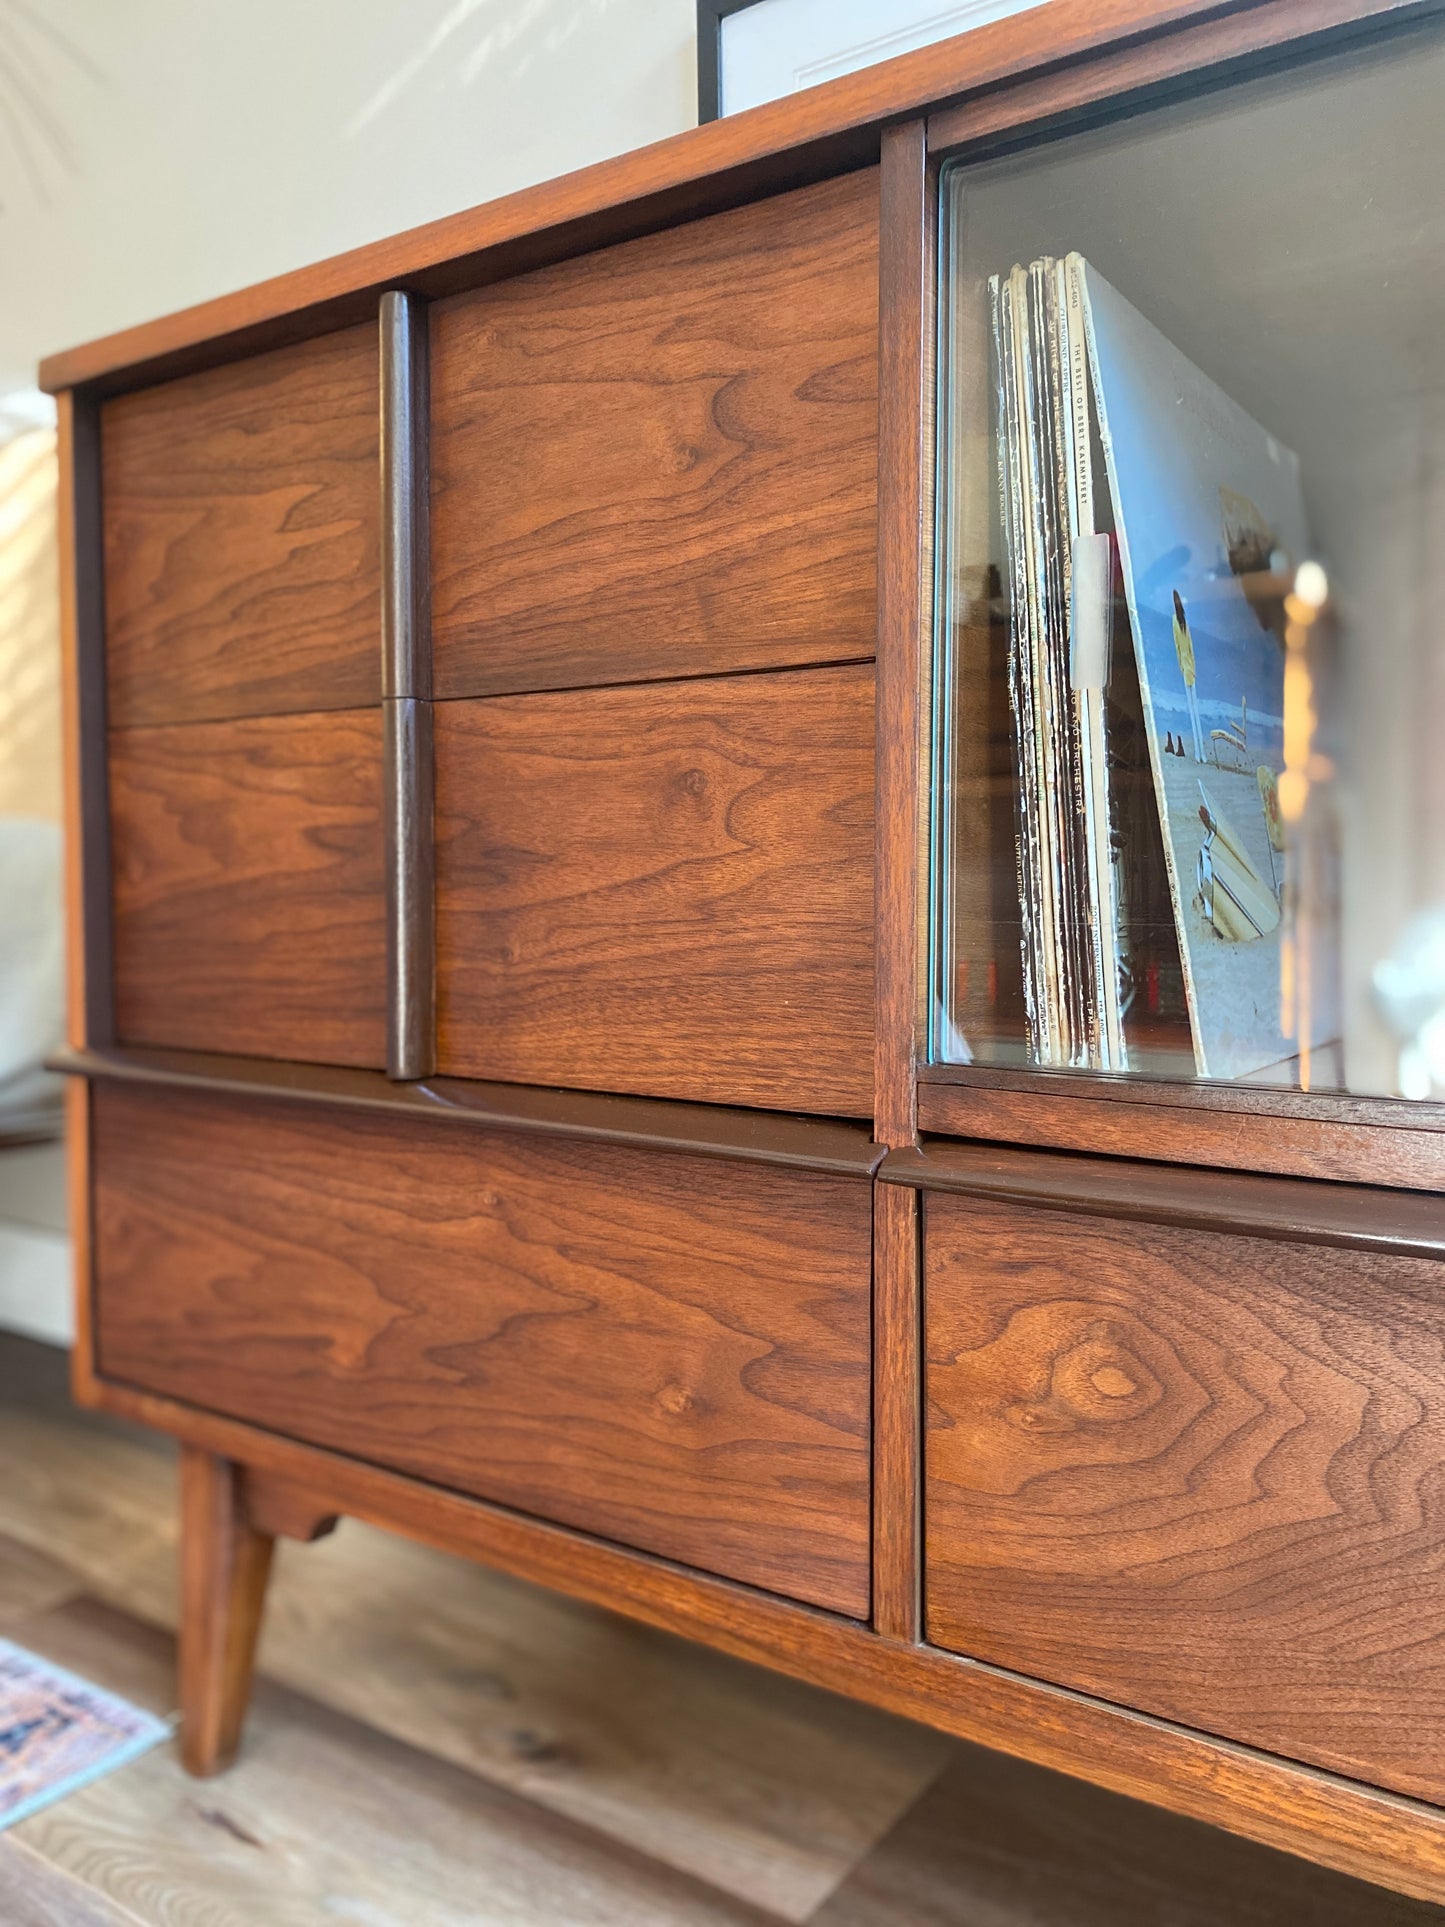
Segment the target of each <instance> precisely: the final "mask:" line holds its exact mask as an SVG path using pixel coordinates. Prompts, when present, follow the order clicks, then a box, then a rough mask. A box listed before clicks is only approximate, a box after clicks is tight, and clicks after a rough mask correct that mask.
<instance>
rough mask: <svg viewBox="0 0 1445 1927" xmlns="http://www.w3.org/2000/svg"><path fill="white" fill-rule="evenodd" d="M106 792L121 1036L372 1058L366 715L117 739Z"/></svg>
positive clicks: (141, 732) (369, 736) (375, 878)
mask: <svg viewBox="0 0 1445 1927" xmlns="http://www.w3.org/2000/svg"><path fill="white" fill-rule="evenodd" d="M110 795H111V822H112V840H113V844H114V850H115V954H116V999H117V1013H118V1022H119V1030H120V1036H121V1038H122V1040H123V1041H124V1042H126V1043H131V1044H168V1045H172V1046H174V1047H176V1048H179V1049H191V1050H222V1051H230V1052H235V1053H237V1054H240V1055H243V1056H247V1055H251V1056H258V1057H286V1058H297V1059H302V1060H305V1061H308V1062H313V1063H331V1064H357V1065H366V1066H371V1067H379V1066H381V1065H383V1064H384V1063H385V1061H386V919H385V908H384V886H383V875H382V869H383V864H382V829H381V713H380V710H379V709H376V710H363V711H352V712H344V711H340V712H336V713H334V714H330V715H321V716H269V717H252V718H245V719H239V720H237V721H234V722H227V723H188V724H180V725H175V726H171V727H165V728H154V729H152V728H145V729H124V730H116V731H114V732H113V733H112V735H111V739H110Z"/></svg>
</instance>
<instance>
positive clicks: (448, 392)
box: [431, 170, 878, 697]
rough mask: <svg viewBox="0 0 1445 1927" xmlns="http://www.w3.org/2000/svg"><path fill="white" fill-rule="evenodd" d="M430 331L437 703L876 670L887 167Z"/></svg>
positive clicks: (700, 225) (462, 309)
mask: <svg viewBox="0 0 1445 1927" xmlns="http://www.w3.org/2000/svg"><path fill="white" fill-rule="evenodd" d="M431 327H432V335H431V344H432V345H431V381H432V438H431V469H432V511H431V513H432V624H433V639H434V674H435V686H436V693H437V695H438V696H441V697H450V696H474V695H481V694H486V693H489V692H495V691H498V690H523V689H559V688H570V687H577V686H581V685H584V684H591V683H614V682H636V681H640V680H643V679H647V678H653V677H675V676H685V675H697V674H708V673H717V672H719V671H725V670H735V669H757V668H762V667H769V666H788V665H792V664H797V663H806V662H836V661H841V660H845V659H847V658H850V657H851V658H858V657H868V656H871V655H872V654H873V647H874V565H875V556H874V546H875V526H876V524H875V497H876V479H875V478H876V469H877V454H878V414H877V380H878V178H877V173H876V171H874V170H869V171H867V172H865V173H861V174H851V175H845V176H844V177H843V178H842V179H840V180H836V181H826V182H823V183H821V184H820V185H819V186H817V187H810V188H805V189H803V190H801V191H800V192H798V193H796V194H786V195H781V196H778V197H776V198H774V199H771V200H765V201H759V202H756V203H754V204H753V205H752V206H750V207H744V208H737V209H734V210H733V211H731V212H729V213H724V214H715V215H712V216H710V217H709V218H707V219H705V220H701V221H691V222H688V223H686V224H684V225H683V226H681V227H676V228H672V229H669V230H668V231H667V232H666V233H663V234H657V235H652V236H649V237H647V238H646V239H643V240H638V241H633V242H629V243H627V244H626V245H625V246H622V247H616V248H609V249H604V250H602V251H601V252H599V253H596V254H588V255H583V256H581V257H580V258H578V259H576V260H573V261H568V262H565V263H563V264H561V265H559V266H557V267H553V268H548V269H544V270H542V271H540V272H538V273H536V274H531V275H524V276H522V277H520V278H518V279H516V280H513V281H506V282H503V283H500V284H499V285H497V286H494V287H489V288H483V289H481V290H479V291H478V292H476V293H474V294H467V295H461V296H458V297H457V298H456V299H454V300H452V301H448V302H443V303H440V304H439V305H437V306H436V307H434V308H433V310H432V317H431Z"/></svg>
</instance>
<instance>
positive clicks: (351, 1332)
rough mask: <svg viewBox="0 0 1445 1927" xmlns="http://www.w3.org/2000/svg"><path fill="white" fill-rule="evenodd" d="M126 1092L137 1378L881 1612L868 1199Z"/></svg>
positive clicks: (692, 1164)
mask: <svg viewBox="0 0 1445 1927" xmlns="http://www.w3.org/2000/svg"><path fill="white" fill-rule="evenodd" d="M96 1099H97V1167H98V1176H97V1235H98V1247H99V1252H98V1269H99V1280H100V1283H99V1336H100V1355H101V1362H102V1368H103V1370H104V1371H105V1372H106V1373H107V1374H108V1375H110V1376H113V1377H118V1378H121V1379H128V1380H131V1381H133V1382H134V1383H137V1384H140V1385H143V1386H146V1387H148V1388H150V1389H152V1390H158V1391H162V1392H170V1393H172V1394H174V1395H176V1396H179V1397H182V1398H186V1399H190V1400H192V1401H194V1402H196V1403H199V1404H202V1405H209V1406H212V1407H213V1408H215V1409H217V1410H219V1411H222V1412H229V1413H232V1414H235V1415H238V1416H242V1417H246V1418H249V1419H252V1420H255V1421H256V1422H258V1423H260V1424H262V1425H270V1426H272V1427H274V1428H275V1429H276V1430H278V1431H283V1432H288V1433H291V1434H292V1435H294V1436H298V1437H301V1438H304V1439H309V1440H311V1441H313V1442H315V1443H318V1444H321V1445H332V1446H336V1447H339V1448H340V1449H342V1450H343V1451H346V1452H349V1453H352V1454H354V1455H355V1456H357V1457H360V1458H365V1459H370V1460H372V1461H374V1462H377V1463H380V1464H385V1465H392V1466H396V1467H400V1468H402V1469H404V1470H410V1471H413V1472H418V1473H420V1474H421V1475H423V1476H424V1477H426V1478H428V1479H431V1480H433V1481H435V1482H437V1483H439V1484H442V1485H447V1486H451V1487H454V1488H457V1489H460V1490H463V1491H470V1492H476V1493H479V1494H481V1495H483V1496H485V1497H489V1498H492V1499H496V1500H500V1501H501V1502H502V1503H504V1504H507V1505H511V1506H515V1507H518V1508H520V1509H522V1510H524V1511H527V1512H533V1513H537V1514H540V1515H542V1516H544V1517H547V1518H552V1519H557V1520H560V1521H562V1522H564V1523H566V1524H570V1525H574V1526H580V1527H582V1528H584V1529H586V1530H588V1531H591V1532H595V1533H598V1534H601V1535H602V1536H604V1537H606V1538H610V1539H616V1540H619V1541H621V1542H623V1543H625V1544H631V1545H637V1546H641V1547H643V1548H644V1549H646V1550H650V1551H654V1552H660V1553H663V1554H665V1555H666V1556H668V1557H671V1558H675V1559H679V1560H682V1561H684V1562H686V1563H688V1564H692V1565H696V1566H701V1567H703V1568H705V1569H708V1570H711V1571H714V1572H721V1573H724V1574H726V1575H727V1576H729V1577H732V1578H735V1579H742V1580H745V1581H748V1582H749V1583H752V1584H754V1585H759V1586H763V1587H767V1588H769V1589H771V1590H774V1591H777V1592H782V1593H787V1594H790V1595H792V1596H794V1597H797V1598H802V1599H806V1600H809V1601H812V1602H813V1603H815V1604H818V1605H824V1606H829V1607H832V1608H834V1609H835V1610H837V1611H840V1612H845V1613H850V1614H854V1615H858V1616H861V1615H863V1614H865V1613H866V1612H867V1607H868V1393H869V1373H868V1313H869V1303H868V1301H869V1237H870V1219H871V1198H870V1190H869V1186H868V1184H867V1183H866V1182H865V1181H860V1180H854V1179H840V1178H828V1177H823V1176H820V1175H817V1174H813V1173H805V1172H788V1171H779V1170H776V1169H764V1168H758V1169H747V1168H744V1167H741V1166H732V1165H722V1164H719V1163H715V1162H711V1161H708V1160H704V1159H700V1158H690V1157H670V1156H665V1155H658V1154H652V1153H646V1152H637V1151H632V1150H624V1149H621V1148H618V1147H613V1146H601V1145H576V1144H565V1143H560V1142H549V1141H542V1140H539V1139H530V1140H521V1139H517V1138H511V1137H507V1136H505V1135H502V1134H485V1135H484V1134H478V1135H477V1136H476V1137H472V1136H470V1135H468V1136H466V1137H463V1136H462V1135H461V1134H459V1133H458V1132H456V1131H453V1130H448V1129H446V1128H442V1127H436V1126H431V1125H419V1124H410V1123H408V1124H406V1125H404V1126H403V1125H398V1124H397V1123H395V1122H393V1121H391V1120H389V1119H380V1118H371V1117H358V1116H350V1117H345V1118H337V1119H335V1120H333V1121H329V1122H322V1121H321V1120H319V1119H316V1118H302V1117H300V1116H298V1114H297V1113H296V1112H295V1111H294V1110H292V1109H291V1108H289V1107H287V1106H284V1105H280V1104H271V1103H267V1104H262V1103H256V1104H234V1103H228V1102H227V1101H225V1100H221V1099H215V1098H209V1097H189V1096H187V1097H182V1096H180V1095H179V1094H177V1093H172V1092H167V1093H155V1092H149V1091H140V1090H126V1089H121V1088H118V1087H111V1086H100V1087H99V1088H98V1089H97V1092H96Z"/></svg>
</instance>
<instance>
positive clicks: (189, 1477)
mask: <svg viewBox="0 0 1445 1927" xmlns="http://www.w3.org/2000/svg"><path fill="white" fill-rule="evenodd" d="M274 1544H275V1541H274V1540H273V1539H272V1538H270V1536H269V1535H268V1534H266V1533H264V1532H258V1531H257V1530H256V1528H255V1527H254V1526H253V1525H252V1524H251V1523H250V1521H249V1519H248V1517H247V1513H246V1508H245V1497H244V1475H243V1473H242V1470H241V1467H240V1466H238V1465H235V1464H233V1463H232V1462H231V1460H229V1459H221V1458H217V1457H216V1456H215V1454H214V1453H212V1452H203V1451H202V1450H201V1449H200V1448H199V1446H194V1445H183V1446H182V1447H181V1760H182V1763H183V1765H184V1766H185V1769H186V1771H187V1772H188V1773H195V1774H199V1775H201V1776H202V1777H204V1776H206V1775H208V1774H212V1773H221V1772H223V1771H224V1770H225V1768H226V1767H228V1766H229V1765H230V1764H231V1762H232V1760H233V1759H234V1758H235V1757H236V1748H237V1746H238V1744H239V1742H240V1738H241V1726H242V1722H243V1721H244V1720H245V1717H246V1707H247V1705H248V1703H249V1701H250V1698H251V1674H252V1670H253V1667H254V1665H255V1659H256V1636H257V1634H258V1633H259V1632H260V1630H261V1611H262V1608H263V1607H264V1605H265V1603H266V1581H267V1580H268V1578H269V1577H270V1575H271V1549H272V1547H273V1545H274Z"/></svg>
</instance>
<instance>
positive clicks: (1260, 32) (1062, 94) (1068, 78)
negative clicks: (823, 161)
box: [928, 0, 1439, 154]
mask: <svg viewBox="0 0 1445 1927" xmlns="http://www.w3.org/2000/svg"><path fill="white" fill-rule="evenodd" d="M1437 11H1439V7H1438V5H1437V0H1414V4H1407V5H1406V6H1403V7H1402V6H1401V5H1400V4H1399V0H1261V4H1259V5H1257V6H1254V7H1252V8H1246V9H1244V10H1243V11H1241V10H1238V9H1232V8H1225V9H1222V10H1216V11H1215V13H1214V14H1213V15H1212V16H1210V17H1206V18H1204V19H1202V20H1198V21H1194V22H1189V23H1185V24H1184V25H1182V26H1180V27H1179V28H1178V29H1177V30H1176V31H1175V32H1173V33H1171V34H1168V35H1163V36H1156V37H1154V38H1152V39H1149V40H1145V41H1136V42H1134V43H1133V44H1130V45H1126V46H1123V47H1120V48H1118V49H1116V50H1114V51H1112V52H1106V53H1104V54H1102V55H1100V57H1098V58H1097V59H1095V60H1092V61H1090V62H1088V64H1087V65H1082V66H1077V67H1075V68H1073V69H1071V70H1067V71H1065V72H1058V71H1052V72H1049V73H1045V74H1040V75H1034V76H1029V77H1028V78H1025V79H1022V80H1019V81H1017V82H1014V83H1012V84H1008V85H1005V86H1001V87H998V88H996V89H994V90H993V91H992V92H990V93H987V94H983V95H979V96H976V97H975V98H972V99H969V100H963V101H959V102H958V103H956V104H955V105H952V106H949V107H944V108H942V109H940V110H939V111H938V112H937V113H935V114H933V115H932V116H931V117H930V119H929V122H928V147H929V152H930V153H934V154H938V153H946V152H949V151H950V150H955V149H963V150H967V149H968V148H970V147H973V146H975V145H978V144H983V143H985V142H988V141H991V140H995V139H997V138H998V137H999V136H1000V135H1003V134H1014V133H1021V132H1023V131H1024V130H1025V129H1027V128H1029V127H1030V126H1031V125H1033V126H1037V125H1038V124H1039V123H1041V122H1048V121H1052V120H1055V119H1058V118H1060V117H1062V116H1065V115H1068V114H1071V113H1077V112H1078V111H1079V110H1080V109H1083V108H1087V107H1093V106H1096V105H1098V104H1099V103H1100V102H1101V101H1106V100H1107V101H1111V102H1114V103H1118V104H1123V103H1127V102H1128V101H1129V100H1130V98H1131V96H1133V95H1136V94H1137V95H1140V96H1144V97H1145V99H1144V100H1143V102H1142V103H1141V104H1152V100H1151V99H1150V97H1158V98H1160V99H1163V98H1167V97H1168V83H1169V82H1171V81H1180V82H1183V81H1186V80H1187V83H1188V90H1189V94H1190V96H1191V97H1195V96H1197V94H1198V93H1199V91H1200V90H1201V88H1203V87H1207V86H1210V85H1212V84H1216V83H1217V82H1219V81H1223V80H1225V79H1227V78H1229V77H1230V71H1231V69H1233V68H1236V67H1238V66H1241V65H1243V64H1245V63H1248V62H1253V61H1255V60H1257V59H1258V57H1259V56H1260V55H1261V54H1269V53H1271V52H1283V51H1285V50H1286V49H1287V50H1288V51H1289V52H1290V53H1291V54H1305V53H1309V52H1311V51H1315V50H1319V51H1324V50H1326V49H1328V48H1330V47H1333V46H1336V45H1343V44H1347V43H1348V42H1349V41H1350V40H1351V39H1356V38H1358V37H1359V36H1360V35H1362V34H1368V33H1372V32H1375V31H1377V30H1378V26H1379V23H1380V21H1381V19H1382V18H1384V17H1388V16H1399V17H1400V18H1401V19H1402V21H1405V22H1408V21H1409V20H1411V19H1412V18H1415V17H1418V18H1420V19H1426V18H1429V17H1430V16H1431V15H1432V14H1434V13H1435V12H1437Z"/></svg>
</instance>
